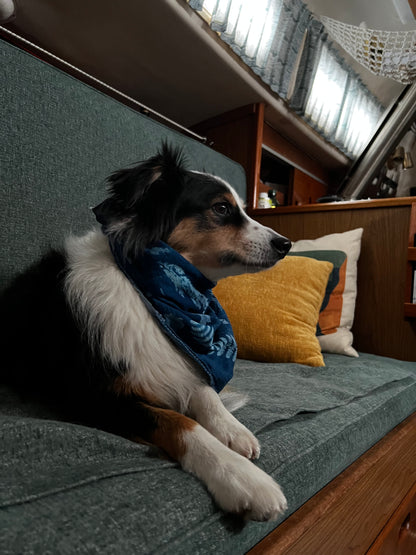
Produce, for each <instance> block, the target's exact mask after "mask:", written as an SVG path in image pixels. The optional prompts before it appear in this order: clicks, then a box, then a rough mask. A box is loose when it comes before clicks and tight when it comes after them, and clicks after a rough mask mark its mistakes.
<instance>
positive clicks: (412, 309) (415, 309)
mask: <svg viewBox="0 0 416 555" xmlns="http://www.w3.org/2000/svg"><path fill="white" fill-rule="evenodd" d="M404 315H405V316H406V318H416V304H415V303H404Z"/></svg>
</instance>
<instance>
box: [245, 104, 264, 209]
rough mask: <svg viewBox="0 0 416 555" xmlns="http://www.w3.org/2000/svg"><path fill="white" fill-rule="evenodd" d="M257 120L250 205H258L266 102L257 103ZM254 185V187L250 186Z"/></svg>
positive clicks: (249, 191)
mask: <svg viewBox="0 0 416 555" xmlns="http://www.w3.org/2000/svg"><path fill="white" fill-rule="evenodd" d="M256 116H257V117H256V121H255V145H256V146H255V154H254V182H252V183H250V184H248V185H247V200H248V204H249V206H256V205H257V199H258V196H259V191H258V184H259V182H260V169H261V147H262V142H263V133H264V104H256ZM250 185H252V188H251V187H250Z"/></svg>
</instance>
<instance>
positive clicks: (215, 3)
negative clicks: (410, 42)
mask: <svg viewBox="0 0 416 555" xmlns="http://www.w3.org/2000/svg"><path fill="white" fill-rule="evenodd" d="M189 4H190V6H191V7H193V8H194V9H195V10H197V11H199V12H201V11H202V10H203V12H204V14H205V17H206V18H208V21H209V25H210V26H211V28H212V29H213V30H215V31H217V32H218V33H219V35H220V37H221V38H222V40H224V42H226V43H227V44H229V45H230V47H231V48H232V49H233V50H234V52H235V53H236V54H238V55H239V56H240V57H241V59H242V60H243V61H244V62H245V63H246V64H247V65H248V66H249V67H250V68H251V69H252V70H253V71H254V73H256V74H257V75H258V76H259V77H261V79H262V80H263V81H264V82H265V84H266V85H268V86H269V87H270V88H271V89H272V91H274V92H275V93H276V94H278V95H279V96H280V97H281V98H283V99H284V100H285V101H287V102H288V104H289V106H290V107H291V108H292V109H293V110H294V111H295V112H296V113H298V114H299V115H300V116H301V117H303V118H304V119H305V120H306V121H307V122H308V124H309V125H311V126H312V127H313V128H314V129H316V130H317V131H318V132H319V133H320V134H321V135H322V136H323V137H325V139H327V140H328V141H329V142H331V143H332V144H334V145H335V146H337V147H338V148H339V149H340V150H341V151H343V152H344V153H345V154H346V155H347V156H349V157H350V158H351V159H355V158H357V157H358V155H359V154H360V153H361V151H362V149H363V147H364V146H365V145H366V144H367V142H368V140H369V139H370V137H371V136H372V134H373V133H374V131H375V130H376V128H377V125H378V123H379V121H380V118H381V116H382V114H383V112H384V109H385V108H384V106H382V105H381V104H380V102H379V101H378V100H377V99H376V98H375V97H374V96H373V95H372V94H371V93H370V91H369V90H368V89H367V87H366V86H365V85H364V83H363V82H362V80H361V79H360V77H359V76H358V75H357V74H356V73H355V72H354V71H353V70H352V69H351V67H350V66H349V65H348V64H347V63H346V62H345V60H344V59H343V58H342V57H341V55H340V53H339V51H338V50H337V49H336V48H335V46H334V44H333V43H332V42H331V41H330V40H329V38H328V35H327V33H326V31H325V28H324V27H323V25H322V23H320V22H319V21H318V20H317V19H316V18H315V17H314V16H313V14H312V13H311V12H310V11H309V10H308V8H307V7H306V5H305V4H304V3H303V2H302V1H301V0H256V1H253V0H189ZM293 84H294V89H293V87H292V85H293Z"/></svg>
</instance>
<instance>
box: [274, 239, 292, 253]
mask: <svg viewBox="0 0 416 555" xmlns="http://www.w3.org/2000/svg"><path fill="white" fill-rule="evenodd" d="M271 243H272V246H273V248H274V249H275V250H276V251H277V252H278V254H279V255H280V256H281V257H282V258H283V256H286V254H287V253H288V252H289V250H290V247H291V246H292V242H291V241H290V239H287V237H283V235H278V234H276V236H275V237H273V239H272V240H271Z"/></svg>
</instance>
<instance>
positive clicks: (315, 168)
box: [262, 122, 331, 185]
mask: <svg viewBox="0 0 416 555" xmlns="http://www.w3.org/2000/svg"><path fill="white" fill-rule="evenodd" d="M262 140H263V144H264V145H266V146H268V147H269V148H270V149H271V150H273V151H274V152H275V153H276V154H277V155H279V156H282V157H283V158H284V159H285V160H286V161H288V162H290V163H292V164H294V165H295V166H296V167H298V168H303V169H304V170H305V171H307V172H309V173H310V174H312V175H314V176H315V177H316V178H318V179H320V180H321V181H323V182H324V183H326V184H327V185H328V184H329V183H330V182H331V173H330V172H329V171H326V170H325V166H324V164H322V162H318V161H317V160H314V159H313V158H311V157H309V156H308V154H307V153H306V152H302V151H300V150H299V149H298V148H297V147H296V146H295V145H293V144H292V143H291V142H289V141H288V140H287V139H285V138H284V137H283V136H282V135H281V134H280V133H279V132H278V131H276V129H273V128H272V127H271V126H270V125H269V124H268V123H267V122H266V123H265V124H264V130H263V139H262Z"/></svg>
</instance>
